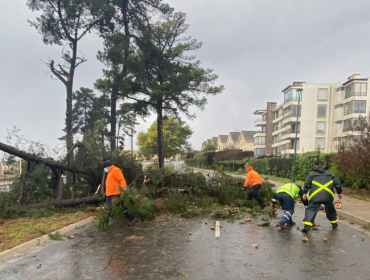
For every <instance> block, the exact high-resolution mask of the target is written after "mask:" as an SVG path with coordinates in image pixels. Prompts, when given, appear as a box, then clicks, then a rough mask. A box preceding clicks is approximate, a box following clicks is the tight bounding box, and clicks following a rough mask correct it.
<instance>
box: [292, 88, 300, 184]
mask: <svg viewBox="0 0 370 280" xmlns="http://www.w3.org/2000/svg"><path fill="white" fill-rule="evenodd" d="M297 95H298V106H297V120H296V122H295V140H294V158H293V168H292V182H293V183H294V182H295V172H296V168H295V159H296V156H297V133H298V118H299V114H300V113H301V112H300V111H301V110H299V101H300V100H301V96H302V89H301V88H298V89H297Z"/></svg>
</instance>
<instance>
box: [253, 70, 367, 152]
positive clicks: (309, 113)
mask: <svg viewBox="0 0 370 280" xmlns="http://www.w3.org/2000/svg"><path fill="white" fill-rule="evenodd" d="M368 82H369V78H361V75H360V74H353V75H351V76H350V77H348V79H347V81H346V82H338V83H335V84H329V83H328V84H310V83H306V82H294V83H293V84H292V85H288V86H287V87H285V88H284V89H283V90H282V93H283V98H284V101H283V103H282V104H280V105H278V106H276V107H275V108H274V110H273V117H272V119H270V118H268V116H269V114H268V109H269V106H268V107H267V110H259V111H256V112H255V113H254V114H255V115H257V114H260V115H261V116H262V119H258V120H256V121H255V126H256V127H261V130H262V131H261V134H258V133H257V134H255V136H254V139H255V141H254V145H253V149H254V152H255V156H261V155H262V152H263V151H264V155H292V154H294V147H295V145H296V149H297V153H298V154H302V153H305V152H309V151H317V150H320V151H321V152H324V153H329V152H335V151H336V147H337V144H338V143H339V141H348V136H349V135H351V134H352V129H353V127H354V126H355V125H356V120H357V119H358V117H359V116H360V115H363V116H366V115H368V112H369V109H370V108H369V105H370V102H367V101H368V99H369V96H370V94H369V93H368V86H367V84H368ZM300 90H302V91H301V93H299V92H300ZM298 103H299V104H298ZM268 104H269V103H268ZM297 117H298V125H297V131H296V124H297ZM270 124H271V126H272V133H271V136H270V134H268V133H267V131H268V130H269V125H270ZM263 130H265V133H266V134H265V139H263V138H259V137H263V132H264V131H263ZM296 133H297V140H296ZM270 143H272V144H271V145H270ZM263 149H264V150H263Z"/></svg>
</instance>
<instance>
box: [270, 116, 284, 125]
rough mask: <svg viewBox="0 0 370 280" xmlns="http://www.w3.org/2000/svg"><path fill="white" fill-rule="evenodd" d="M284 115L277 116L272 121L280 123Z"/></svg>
mask: <svg viewBox="0 0 370 280" xmlns="http://www.w3.org/2000/svg"><path fill="white" fill-rule="evenodd" d="M283 117H284V116H283V115H281V116H279V117H277V118H276V119H274V120H273V121H272V123H278V122H280V121H281V120H282V119H283Z"/></svg>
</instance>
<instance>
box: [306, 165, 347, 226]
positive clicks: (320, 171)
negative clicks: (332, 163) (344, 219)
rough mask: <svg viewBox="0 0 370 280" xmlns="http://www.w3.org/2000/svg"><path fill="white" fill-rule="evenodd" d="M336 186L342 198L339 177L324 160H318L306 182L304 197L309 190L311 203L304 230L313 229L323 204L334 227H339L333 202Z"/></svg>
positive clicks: (307, 208)
mask: <svg viewBox="0 0 370 280" xmlns="http://www.w3.org/2000/svg"><path fill="white" fill-rule="evenodd" d="M334 188H336V190H337V193H338V198H339V199H342V189H341V187H340V181H339V179H338V178H337V177H335V175H334V174H333V173H331V172H330V171H329V170H327V169H326V168H325V167H324V166H323V164H322V161H320V160H318V161H316V162H315V168H314V170H313V171H312V172H311V173H310V174H308V176H307V178H306V180H305V182H304V189H303V192H304V193H305V194H304V197H306V194H307V192H310V193H309V200H308V201H309V203H308V206H307V207H306V211H305V217H304V220H303V224H304V228H303V229H302V231H303V232H308V231H309V230H310V229H311V227H312V225H313V223H314V221H315V217H316V214H317V211H318V210H319V209H320V206H321V204H324V205H325V212H326V217H327V218H328V220H329V221H330V223H331V225H332V227H333V229H336V228H338V223H337V212H336V211H335V207H334V203H333V202H334Z"/></svg>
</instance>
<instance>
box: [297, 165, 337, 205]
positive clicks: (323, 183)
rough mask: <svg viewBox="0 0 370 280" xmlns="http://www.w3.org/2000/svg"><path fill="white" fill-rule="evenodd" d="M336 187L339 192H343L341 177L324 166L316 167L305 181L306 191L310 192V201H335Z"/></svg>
mask: <svg viewBox="0 0 370 280" xmlns="http://www.w3.org/2000/svg"><path fill="white" fill-rule="evenodd" d="M334 188H336V189H337V193H338V194H341V193H342V189H341V186H340V181H339V179H338V178H337V177H335V175H334V174H333V173H331V172H330V171H329V170H326V169H325V167H324V166H318V167H316V168H315V169H314V170H313V171H312V172H311V173H310V174H308V176H307V178H306V180H305V182H304V192H305V193H307V192H308V191H309V192H310V193H309V200H310V202H333V201H334Z"/></svg>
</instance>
